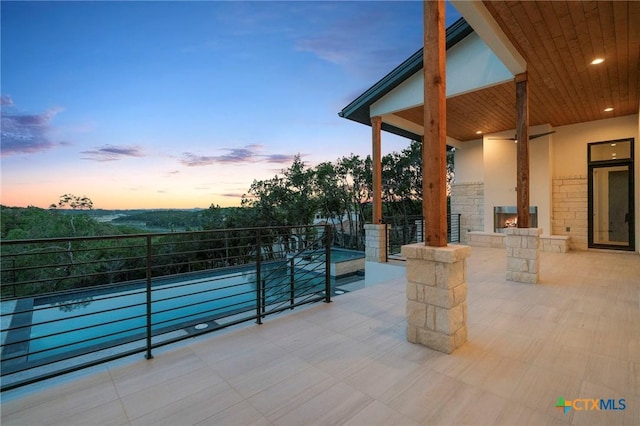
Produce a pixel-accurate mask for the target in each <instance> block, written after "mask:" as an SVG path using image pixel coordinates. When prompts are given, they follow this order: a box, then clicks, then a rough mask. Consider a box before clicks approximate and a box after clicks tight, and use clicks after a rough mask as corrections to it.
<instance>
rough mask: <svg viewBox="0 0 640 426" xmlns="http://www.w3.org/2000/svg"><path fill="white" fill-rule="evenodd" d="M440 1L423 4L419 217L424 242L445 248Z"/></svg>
mask: <svg viewBox="0 0 640 426" xmlns="http://www.w3.org/2000/svg"><path fill="white" fill-rule="evenodd" d="M444 13H445V3H444V0H437V1H424V64H423V72H424V136H423V138H422V215H423V216H424V220H425V230H424V236H425V240H424V243H425V245H427V246H433V247H445V246H446V245H447V184H446V164H447V160H446V154H447V153H446V151H447V109H446V91H445V85H446V73H445V65H446V33H445V16H444Z"/></svg>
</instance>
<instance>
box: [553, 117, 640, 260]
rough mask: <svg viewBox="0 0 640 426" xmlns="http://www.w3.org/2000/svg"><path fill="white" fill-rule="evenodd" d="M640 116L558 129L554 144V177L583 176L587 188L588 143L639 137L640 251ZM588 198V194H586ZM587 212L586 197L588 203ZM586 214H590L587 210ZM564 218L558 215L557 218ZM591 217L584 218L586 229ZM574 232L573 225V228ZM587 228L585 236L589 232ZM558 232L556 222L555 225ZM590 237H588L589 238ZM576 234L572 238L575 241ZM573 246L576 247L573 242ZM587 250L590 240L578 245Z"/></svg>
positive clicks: (639, 246) (638, 208)
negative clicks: (588, 219) (588, 218)
mask: <svg viewBox="0 0 640 426" xmlns="http://www.w3.org/2000/svg"><path fill="white" fill-rule="evenodd" d="M639 120H640V116H639V115H628V116H625V117H616V118H609V119H606V120H597V121H591V122H588V123H579V124H572V125H569V126H562V127H558V128H556V129H555V130H556V132H557V133H556V134H555V135H553V136H554V147H553V158H554V167H553V176H554V179H562V177H563V176H567V177H576V176H578V177H579V176H582V177H583V179H584V185H585V187H586V179H587V173H588V170H587V144H589V143H591V142H602V141H607V140H615V139H623V138H630V137H631V138H635V147H634V150H635V158H634V170H635V176H634V182H635V208H634V211H635V227H636V229H635V233H636V235H635V240H636V251H637V252H640V191H638V188H640V121H639ZM585 197H586V195H585ZM584 205H585V207H584V208H585V210H584V211H585V212H586V211H587V210H586V199H585V202H584ZM585 215H586V213H585ZM560 219H564V218H556V217H554V218H553V220H554V223H555V222H556V220H560ZM587 226H588V225H587V219H585V221H584V227H585V228H586V227H587ZM572 231H573V228H572ZM586 232H587V231H585V234H584V235H585V236H586V235H587V233H586ZM554 233H555V225H554ZM585 238H586V237H585ZM573 239H574V238H573V236H572V238H571V240H573ZM571 244H572V248H573V244H574V243H573V242H572V243H571ZM578 245H579V246H581V247H582V246H583V247H584V248H585V249H586V245H587V243H586V239H585V243H584V244H580V243H579V244H578Z"/></svg>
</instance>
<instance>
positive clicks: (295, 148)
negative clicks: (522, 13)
mask: <svg viewBox="0 0 640 426" xmlns="http://www.w3.org/2000/svg"><path fill="white" fill-rule="evenodd" d="M0 16H1V37H2V38H1V58H0V60H1V62H0V79H1V80H0V88H1V98H0V99H1V102H0V103H1V108H2V139H1V149H0V166H1V187H0V189H1V192H0V204H2V205H5V206H16V207H26V206H29V205H33V206H37V207H42V208H47V207H48V206H49V205H51V204H52V203H56V202H57V201H58V199H59V198H60V196H61V195H63V194H67V193H70V194H74V195H77V196H87V197H89V198H90V199H91V200H92V201H93V204H94V208H101V209H152V208H185V209H188V208H207V207H209V206H210V205H212V204H217V205H220V206H222V207H229V206H237V205H239V204H240V200H241V197H242V195H243V194H246V193H247V191H248V190H249V187H250V186H251V183H252V182H253V181H254V180H264V179H270V178H272V177H274V176H275V175H276V174H278V173H280V171H281V170H282V169H286V168H287V167H289V166H290V165H291V163H292V161H293V157H294V156H295V155H300V156H301V159H302V160H303V161H304V162H305V163H306V164H307V165H308V166H310V167H313V166H315V165H316V164H319V163H321V162H324V161H335V160H337V159H338V158H341V157H344V156H348V155H350V154H352V153H353V154H357V155H360V156H361V157H365V156H366V155H369V154H370V152H371V129H370V127H368V126H364V125H362V124H359V123H355V122H353V121H350V120H346V119H343V118H340V117H339V116H338V112H339V111H340V110H341V109H342V108H344V107H345V106H346V105H348V104H349V102H351V101H352V100H354V99H355V98H356V97H357V96H358V95H360V94H361V93H362V92H364V91H365V90H366V89H368V88H369V87H371V86H372V85H373V84H375V83H376V82H377V81H378V80H379V79H381V78H382V77H384V76H385V75H386V74H387V73H389V72H390V71H391V70H392V69H393V68H395V67H396V66H397V65H399V64H400V63H401V62H402V61H403V60H405V59H406V58H408V57H409V56H410V55H411V54H413V53H414V52H416V51H417V50H418V49H420V47H421V46H422V3H421V2H418V1H399V2H379V1H351V2H327V1H304V2H303V1H299V2H298V1H296V2H274V1H261V2H214V1H198V2H183V1H181V2H177V1H175V2H159V1H142V2H132V1H122V2H117V1H109V2H95V1H86V2H83V1H72V2H60V1H54V2H40V1H19V2H8V1H2V2H1V3H0ZM458 17H459V15H458V14H457V12H455V9H453V8H451V7H449V5H448V8H447V24H450V23H452V22H454V21H455V20H456V19H457V18H458ZM409 142H410V141H408V140H407V139H404V138H400V137H397V136H394V135H391V134H389V133H383V137H382V145H383V146H382V150H383V154H386V153H388V152H392V151H399V150H401V149H403V148H405V147H406V146H408V144H409Z"/></svg>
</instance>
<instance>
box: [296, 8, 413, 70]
mask: <svg viewBox="0 0 640 426" xmlns="http://www.w3.org/2000/svg"><path fill="white" fill-rule="evenodd" d="M338 7H339V8H340V10H339V11H338V13H336V12H334V13H333V16H334V17H336V16H338V18H333V19H327V20H326V22H328V23H329V25H325V26H319V27H318V28H319V30H318V31H315V32H314V33H312V34H305V35H304V36H302V37H299V38H298V39H297V40H296V48H297V49H298V50H299V51H302V52H309V53H311V54H313V55H315V56H317V57H318V58H320V59H322V60H325V61H328V62H331V63H334V64H336V65H338V66H340V67H343V68H344V69H345V70H346V71H347V72H349V73H351V74H354V75H357V76H358V77H361V78H365V79H372V78H380V77H382V76H384V75H385V74H386V73H388V72H389V71H391V70H392V69H393V68H394V67H395V66H397V65H398V64H399V63H400V62H402V61H403V60H404V59H406V58H407V57H408V56H409V55H411V54H412V53H414V52H415V51H417V50H418V49H419V48H420V47H421V45H422V5H421V3H419V2H399V3H391V2H380V3H376V4H375V6H373V7H371V5H370V4H362V3H359V2H346V3H345V4H342V3H340V4H339V5H338ZM363 8H366V9H368V10H365V11H363ZM398 23H401V24H398Z"/></svg>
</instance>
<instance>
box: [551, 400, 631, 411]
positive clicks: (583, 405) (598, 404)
mask: <svg viewBox="0 0 640 426" xmlns="http://www.w3.org/2000/svg"><path fill="white" fill-rule="evenodd" d="M555 407H556V408H557V409H559V410H562V411H563V412H564V414H567V413H568V412H569V411H571V410H572V409H573V410H576V411H605V410H606V411H609V410H616V411H621V410H624V409H626V408H627V405H626V401H625V400H624V398H621V399H618V400H615V399H611V398H609V399H603V398H600V399H593V398H578V399H574V400H565V399H564V398H563V397H560V398H558V402H557V403H556V405H555Z"/></svg>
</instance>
